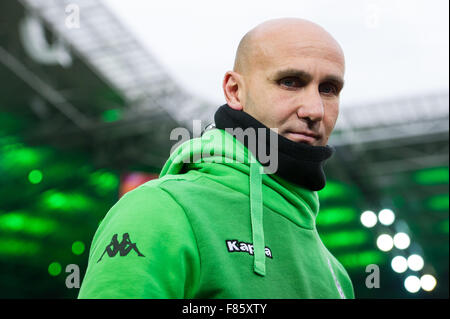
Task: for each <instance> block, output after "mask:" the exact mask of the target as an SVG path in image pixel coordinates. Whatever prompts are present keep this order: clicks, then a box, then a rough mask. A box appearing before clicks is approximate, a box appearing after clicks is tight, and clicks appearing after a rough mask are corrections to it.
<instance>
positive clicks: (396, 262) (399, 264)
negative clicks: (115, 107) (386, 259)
mask: <svg viewBox="0 0 450 319" xmlns="http://www.w3.org/2000/svg"><path fill="white" fill-rule="evenodd" d="M391 267H392V269H394V271H395V272H397V273H399V274H401V273H404V272H405V271H406V270H407V269H408V261H407V260H406V258H405V257H403V256H395V257H394V258H393V259H392V262H391Z"/></svg>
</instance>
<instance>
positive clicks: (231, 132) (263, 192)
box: [79, 18, 354, 299]
mask: <svg viewBox="0 0 450 319" xmlns="http://www.w3.org/2000/svg"><path fill="white" fill-rule="evenodd" d="M344 69H345V62H344V55H343V53H342V49H341V48H340V46H339V44H338V43H337V42H336V40H334V39H333V37H332V36H331V35H330V34H329V33H328V32H326V31H325V30H324V29H323V28H322V27H320V26H318V25H316V24H314V23H312V22H310V21H306V20H302V19H294V18H286V19H275V20H270V21H267V22H264V23H262V24H260V25H258V26H256V27H255V28H254V29H252V30H251V31H249V32H248V33H247V34H246V35H245V36H244V37H243V39H242V40H241V42H240V44H239V47H238V50H237V53H236V59H235V64H234V68H233V71H228V72H226V74H225V77H224V80H223V90H224V95H225V99H226V102H227V103H226V104H224V105H222V106H221V107H219V108H218V110H217V111H216V113H215V115H214V120H215V125H213V126H212V128H210V129H208V130H206V131H205V132H204V133H203V134H202V136H201V137H200V138H194V139H191V140H189V141H186V142H184V143H182V144H181V145H179V146H178V147H177V148H176V150H175V151H174V152H172V154H171V155H170V157H169V159H168V160H167V162H166V163H165V165H164V167H163V168H162V170H161V172H160V177H159V179H157V180H152V181H150V182H148V183H146V184H144V185H142V186H140V187H138V188H137V189H135V190H133V191H131V192H128V193H127V194H126V195H125V196H123V197H122V198H121V199H120V200H119V201H118V203H117V204H116V205H114V206H113V207H112V208H111V210H110V211H109V212H108V214H107V215H106V216H105V218H104V220H103V221H102V223H101V225H100V227H99V229H98V230H97V232H96V234H95V236H94V239H93V243H92V246H91V251H90V255H89V265H88V269H87V271H86V275H85V278H84V280H83V283H82V286H81V289H80V294H79V298H158V299H159V298H177V299H178V298H187V299H193V298H226V299H231V298H233V299H235V298H245V299H259V298H264V299H272V298H287V299H294V298H298V299H301V298H316V299H322V298H327V299H328V298H331V299H341V298H342V299H343V298H354V291H353V287H352V283H351V280H350V278H349V276H348V274H347V272H346V270H345V269H344V268H343V266H342V265H341V264H340V263H339V262H338V260H337V259H336V258H334V256H333V255H332V254H331V253H330V252H329V251H328V250H327V249H326V247H325V246H324V245H323V243H322V241H321V239H320V237H319V235H318V233H317V229H316V224H315V220H316V217H317V214H318V213H319V206H320V205H319V200H318V194H317V191H319V190H321V189H322V188H323V187H324V186H325V182H326V179H325V175H324V171H323V168H322V165H323V163H324V161H326V160H327V159H328V158H330V157H331V155H332V153H333V148H332V147H330V146H329V145H327V142H328V139H329V137H330V134H331V132H332V130H333V128H334V125H335V123H336V120H337V116H338V110H339V94H340V91H341V90H342V87H343V85H344V80H343V77H344ZM268 154H269V156H267V155H268ZM114 239H115V240H114ZM130 248H133V249H130ZM111 251H112V252H114V254H110V252H111ZM105 252H106V253H108V254H105Z"/></svg>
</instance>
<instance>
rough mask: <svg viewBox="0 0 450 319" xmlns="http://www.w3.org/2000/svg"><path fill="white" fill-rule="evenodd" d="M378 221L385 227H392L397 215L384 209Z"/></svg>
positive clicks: (379, 214)
mask: <svg viewBox="0 0 450 319" xmlns="http://www.w3.org/2000/svg"><path fill="white" fill-rule="evenodd" d="M378 220H379V221H380V223H382V224H383V225H385V226H389V225H392V223H393V222H394V220H395V214H394V212H393V211H392V210H390V209H382V210H381V211H380V212H379V213H378Z"/></svg>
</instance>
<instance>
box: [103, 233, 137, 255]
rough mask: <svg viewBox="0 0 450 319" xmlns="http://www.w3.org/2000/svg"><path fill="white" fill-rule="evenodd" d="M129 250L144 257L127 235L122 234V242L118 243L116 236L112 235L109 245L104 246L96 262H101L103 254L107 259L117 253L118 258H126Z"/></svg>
mask: <svg viewBox="0 0 450 319" xmlns="http://www.w3.org/2000/svg"><path fill="white" fill-rule="evenodd" d="M131 250H134V251H135V252H136V253H137V254H138V256H139V257H145V256H144V255H143V254H141V252H140V251H139V249H138V248H137V244H136V243H132V242H131V239H130V235H129V234H128V233H125V234H123V236H122V241H121V242H120V243H119V241H118V240H117V234H114V235H113V237H112V239H111V243H110V244H109V245H108V246H106V248H105V251H104V252H103V254H102V256H101V257H100V259H99V260H98V261H97V262H99V261H100V260H102V258H103V256H104V255H105V253H107V254H108V256H109V257H114V256H115V255H117V253H119V254H120V256H126V255H128V254H129V252H130V251H131Z"/></svg>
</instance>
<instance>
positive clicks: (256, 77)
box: [223, 18, 345, 146]
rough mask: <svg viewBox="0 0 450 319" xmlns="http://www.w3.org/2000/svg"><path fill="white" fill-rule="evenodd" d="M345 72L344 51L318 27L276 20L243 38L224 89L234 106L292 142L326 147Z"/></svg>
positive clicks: (299, 20) (302, 22) (335, 117)
mask: <svg viewBox="0 0 450 319" xmlns="http://www.w3.org/2000/svg"><path fill="white" fill-rule="evenodd" d="M344 72H345V60H344V54H343V52H342V49H341V47H340V46H339V44H338V43H337V42H336V40H334V39H333V37H332V36H331V35H330V34H329V33H328V32H326V31H325V30H324V29H323V28H322V27H320V26H318V25H317V24H314V23H312V22H310V21H307V20H303V19H296V18H284V19H275V20H270V21H267V22H264V23H262V24H260V25H258V26H256V27H255V28H254V29H252V30H250V31H249V32H248V33H247V34H246V35H245V36H244V37H243V38H242V40H241V42H240V43H239V47H238V50H237V53H236V59H235V64H234V69H233V71H228V72H227V73H226V74H225V77H224V80H223V89H224V93H225V98H226V100H227V103H228V105H229V106H230V107H232V108H233V109H235V110H242V111H244V112H246V113H248V114H250V115H251V116H253V117H254V118H255V119H257V120H258V121H260V122H261V123H263V124H264V125H266V126H267V127H269V128H277V129H278V134H280V135H282V136H284V137H286V138H288V139H290V140H292V141H295V142H306V143H308V144H311V145H315V146H318V145H322V146H324V145H326V144H327V142H328V138H329V137H330V134H331V132H332V131H333V128H334V125H335V124H336V120H337V117H338V113H339V93H340V91H341V89H342V86H343V77H344ZM307 135H310V136H307ZM311 136H315V137H311Z"/></svg>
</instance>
